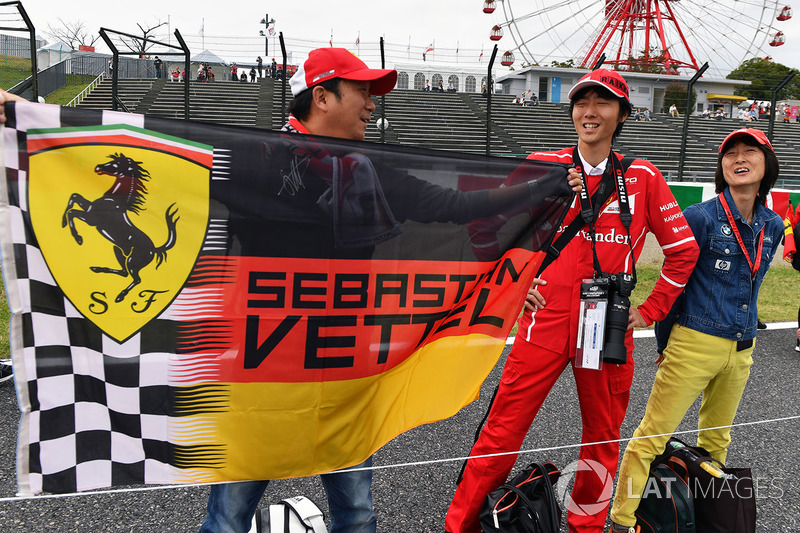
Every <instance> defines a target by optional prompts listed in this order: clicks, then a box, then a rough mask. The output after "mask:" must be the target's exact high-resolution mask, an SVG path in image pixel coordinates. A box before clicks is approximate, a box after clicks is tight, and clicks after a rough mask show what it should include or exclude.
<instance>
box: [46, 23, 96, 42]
mask: <svg viewBox="0 0 800 533" xmlns="http://www.w3.org/2000/svg"><path fill="white" fill-rule="evenodd" d="M58 24H59V25H57V26H52V25H50V24H48V25H47V31H46V32H45V33H46V34H47V35H49V36H50V37H52V38H53V39H54V40H56V41H61V42H62V43H64V44H68V45H69V47H70V48H72V49H73V50H77V49H78V47H79V46H80V45H83V46H94V43H95V42H97V40H98V39H99V38H100V35H94V34H92V33H89V32H88V31H87V30H86V23H85V22H83V21H82V20H76V21H65V20H63V19H58Z"/></svg>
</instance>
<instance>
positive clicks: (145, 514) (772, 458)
mask: <svg viewBox="0 0 800 533" xmlns="http://www.w3.org/2000/svg"><path fill="white" fill-rule="evenodd" d="M794 335H795V332H794V329H768V330H767V331H763V332H761V333H760V335H759V342H758V345H757V347H756V353H755V354H754V359H755V361H756V363H755V365H754V367H753V372H752V376H751V378H750V383H749V385H748V388H747V390H746V391H745V395H744V398H743V400H742V403H741V405H740V407H739V414H738V416H737V418H736V423H740V424H741V423H749V422H757V421H762V420H770V419H778V418H784V417H792V416H797V415H798V414H800V409H798V407H797V406H796V403H795V402H797V400H798V382H800V354H798V353H797V352H795V351H794V342H795V341H794V338H795V337H794ZM636 344H637V348H636V351H635V352H634V358H635V360H636V365H637V371H636V375H635V378H634V383H633V388H632V391H631V404H630V408H629V409H628V416H627V418H626V419H625V423H624V425H623V427H622V434H623V435H631V434H632V433H633V430H634V429H635V428H636V425H637V424H638V422H639V420H640V419H641V417H642V414H643V413H644V407H645V403H646V401H647V396H648V394H649V391H650V386H651V384H652V382H653V377H654V374H655V366H654V365H653V364H652V361H653V359H654V341H653V339H652V338H642V339H637V343H636ZM503 360H504V357H503V358H502V359H501V361H500V362H499V363H498V365H497V366H496V367H495V369H494V371H493V372H492V374H491V375H490V376H489V378H488V379H487V380H486V382H485V384H484V388H483V391H482V394H481V398H480V400H478V401H477V402H475V403H473V404H472V405H469V406H467V407H466V408H464V409H462V410H461V412H459V413H458V414H457V415H456V416H454V417H452V418H450V419H448V420H445V421H442V422H438V423H435V424H430V425H427V426H423V427H419V428H416V429H414V430H411V431H409V432H407V433H405V434H403V435H401V436H399V437H397V438H396V439H394V440H393V441H392V442H390V443H389V444H388V445H387V446H385V447H384V448H383V449H382V450H380V451H379V452H378V453H377V454H376V455H375V465H376V466H380V467H384V466H391V465H397V464H402V463H412V462H425V461H437V460H447V459H449V458H457V457H462V456H464V455H466V454H467V453H468V451H469V449H470V446H471V444H472V438H473V433H474V430H475V427H476V424H477V423H478V420H479V419H480V418H481V416H482V415H483V413H484V411H485V409H486V407H487V404H488V399H489V397H490V396H491V391H492V390H493V388H494V387H495V386H496V384H497V381H498V379H499V374H500V370H501V368H502V362H503ZM0 405H2V406H3V408H2V413H3V415H2V417H3V418H2V420H3V424H2V425H0V498H3V499H4V500H3V501H0V531H3V532H6V531H30V532H47V531H58V532H73V531H74V532H87V533H88V532H93V533H95V532H123V531H130V532H184V531H186V532H189V531H197V529H198V527H199V525H200V523H201V522H202V520H203V516H204V513H205V503H206V499H207V497H208V488H207V487H185V488H156V489H154V490H147V491H142V490H136V489H137V488H132V489H130V490H128V489H125V490H123V491H115V492H108V493H103V494H93V495H78V496H73V497H53V498H44V497H38V498H34V499H25V500H22V499H14V494H15V490H16V480H15V472H14V461H15V459H14V456H15V449H14V448H15V442H16V433H17V422H18V414H19V411H18V407H17V402H16V398H15V394H14V388H13V386H12V385H11V383H10V382H6V383H3V384H0ZM696 423H697V404H695V406H694V407H693V408H692V410H691V411H690V413H689V415H688V416H687V417H686V420H685V422H684V423H683V425H682V426H681V428H680V429H681V430H691V429H692V428H693V427H695V426H696ZM693 438H694V437H693V436H692V435H686V436H684V440H689V441H693ZM798 441H800V420H787V421H780V422H772V423H765V424H752V425H745V426H742V427H738V428H736V429H735V430H734V433H733V444H732V445H731V449H730V453H729V456H728V464H729V465H731V466H743V465H748V466H750V467H751V468H752V469H753V474H754V477H758V483H757V484H758V485H759V487H760V489H761V490H760V491H759V494H758V499H757V504H758V531H764V532H767V531H769V532H795V531H798V530H800V523H799V522H800V518H798V517H800V481H798V479H799V478H798V474H800V466H798V461H799V460H800V452H799V451H798V446H797V442H798ZM577 442H580V418H579V413H578V404H577V399H576V396H575V385H574V380H573V379H572V377H571V375H570V372H569V371H567V372H565V375H564V376H562V378H561V380H559V382H558V383H557V384H556V386H555V388H554V389H553V391H552V393H551V395H550V397H549V398H548V400H547V401H546V402H545V404H544V407H543V408H542V411H541V412H540V414H539V416H538V417H537V419H536V421H535V423H534V425H533V427H532V428H531V431H530V432H529V434H528V438H527V440H526V442H525V445H524V449H535V448H543V447H550V446H568V445H571V444H574V443H577ZM576 458H577V450H576V449H575V448H564V449H560V450H555V451H547V452H539V453H530V454H525V455H523V456H521V458H520V460H519V462H518V464H517V469H519V468H520V467H521V466H523V465H524V464H527V463H529V462H532V461H534V460H536V461H543V460H549V461H552V462H554V463H556V464H557V465H558V466H560V467H562V468H563V467H564V466H566V465H567V464H569V463H570V462H572V461H574V460H575V459H576ZM459 468H460V461H457V460H453V461H445V462H439V463H433V464H421V465H413V466H399V467H394V468H385V469H379V470H376V472H375V479H374V483H373V492H374V500H375V502H374V503H375V510H376V512H377V514H378V530H379V531H381V532H427V531H435V532H441V531H443V523H444V515H445V512H446V509H447V505H448V503H449V501H450V498H451V497H452V494H453V491H454V481H455V478H456V476H457V474H458V471H459ZM515 471H516V469H515ZM298 494H302V495H305V496H307V497H309V498H311V499H312V500H314V501H315V502H316V503H317V504H318V505H319V506H320V508H322V509H323V511H327V507H326V504H325V496H324V492H323V491H322V487H321V484H320V483H319V479H318V478H316V477H315V478H304V479H297V480H288V481H276V482H273V483H271V484H270V486H269V488H268V490H267V493H266V495H265V497H264V500H263V502H262V504H263V505H267V504H269V503H271V502H275V501H278V500H280V499H281V498H285V497H288V496H294V495H298ZM9 499H10V500H9ZM562 530H563V531H566V526H565V525H564V524H562Z"/></svg>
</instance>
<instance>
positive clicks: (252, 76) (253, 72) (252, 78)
mask: <svg viewBox="0 0 800 533" xmlns="http://www.w3.org/2000/svg"><path fill="white" fill-rule="evenodd" d="M255 82H256V67H253V68H251V69H250V83H255Z"/></svg>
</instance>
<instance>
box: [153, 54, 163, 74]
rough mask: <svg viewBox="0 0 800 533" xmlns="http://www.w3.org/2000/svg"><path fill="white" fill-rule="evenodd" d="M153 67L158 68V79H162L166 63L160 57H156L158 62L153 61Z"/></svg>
mask: <svg viewBox="0 0 800 533" xmlns="http://www.w3.org/2000/svg"><path fill="white" fill-rule="evenodd" d="M153 66H154V67H155V68H156V78H161V77H162V73H163V68H164V62H163V61H161V60H160V59H159V58H158V56H156V60H155V61H153Z"/></svg>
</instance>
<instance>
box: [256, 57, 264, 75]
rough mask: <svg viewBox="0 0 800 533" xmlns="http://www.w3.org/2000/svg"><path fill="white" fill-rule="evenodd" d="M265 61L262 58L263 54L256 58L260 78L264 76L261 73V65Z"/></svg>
mask: <svg viewBox="0 0 800 533" xmlns="http://www.w3.org/2000/svg"><path fill="white" fill-rule="evenodd" d="M263 62H264V60H263V59H261V56H258V57H257V58H256V64H257V65H258V77H259V78H261V77H263V76H262V74H261V65H262V63H263Z"/></svg>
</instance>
